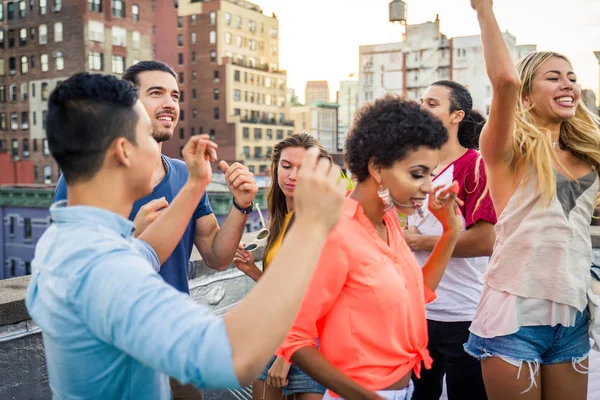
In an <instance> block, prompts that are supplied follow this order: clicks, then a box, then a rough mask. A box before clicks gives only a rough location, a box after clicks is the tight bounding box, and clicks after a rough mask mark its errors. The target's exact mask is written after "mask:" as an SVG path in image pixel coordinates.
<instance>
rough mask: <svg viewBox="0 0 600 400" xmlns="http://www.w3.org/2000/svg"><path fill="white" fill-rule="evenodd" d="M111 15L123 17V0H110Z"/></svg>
mask: <svg viewBox="0 0 600 400" xmlns="http://www.w3.org/2000/svg"><path fill="white" fill-rule="evenodd" d="M111 7H112V15H113V17H119V18H125V7H124V6H123V0H111Z"/></svg>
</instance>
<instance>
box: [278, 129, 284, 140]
mask: <svg viewBox="0 0 600 400" xmlns="http://www.w3.org/2000/svg"><path fill="white" fill-rule="evenodd" d="M281 139H283V129H277V140H281Z"/></svg>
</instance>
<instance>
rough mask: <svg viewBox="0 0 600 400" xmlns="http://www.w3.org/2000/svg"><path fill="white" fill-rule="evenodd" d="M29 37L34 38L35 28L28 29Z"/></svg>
mask: <svg viewBox="0 0 600 400" xmlns="http://www.w3.org/2000/svg"><path fill="white" fill-rule="evenodd" d="M29 39H31V40H35V28H31V29H29Z"/></svg>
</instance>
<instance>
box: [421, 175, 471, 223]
mask: <svg viewBox="0 0 600 400" xmlns="http://www.w3.org/2000/svg"><path fill="white" fill-rule="evenodd" d="M457 193H458V182H456V181H453V182H452V184H451V185H450V186H437V187H435V188H434V189H433V192H432V193H431V194H430V195H429V204H428V208H429V211H431V213H432V214H433V215H434V216H435V217H436V218H437V219H438V221H440V223H441V224H442V227H443V228H444V231H445V232H452V233H453V234H456V235H458V234H460V232H461V231H462V228H463V220H462V218H461V212H460V209H459V208H458V207H459V206H462V205H463V204H464V203H463V201H462V200H460V199H459V198H458V197H457V196H456V194H457Z"/></svg>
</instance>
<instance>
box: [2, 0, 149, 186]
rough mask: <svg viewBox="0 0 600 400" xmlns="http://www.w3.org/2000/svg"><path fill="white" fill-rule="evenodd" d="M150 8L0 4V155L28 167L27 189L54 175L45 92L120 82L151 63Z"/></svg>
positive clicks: (104, 2)
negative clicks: (70, 84)
mask: <svg viewBox="0 0 600 400" xmlns="http://www.w3.org/2000/svg"><path fill="white" fill-rule="evenodd" d="M154 3H155V0H136V2H135V3H133V2H126V1H124V0H27V1H25V0H18V1H4V0H2V1H0V153H7V152H8V151H9V149H10V157H11V158H12V160H13V161H15V162H16V161H21V160H29V161H31V162H32V164H33V168H32V173H33V177H32V179H33V181H34V182H36V183H52V182H56V180H57V179H58V176H59V171H58V168H57V166H56V163H55V162H54V161H53V160H52V157H51V156H50V151H49V149H48V143H47V141H46V135H45V131H44V121H45V115H46V110H47V100H48V96H49V94H50V93H51V91H52V90H53V89H54V88H55V87H56V85H57V84H58V83H60V82H61V81H63V80H65V79H66V78H68V77H69V76H71V75H72V74H74V73H77V72H82V71H89V72H97V73H108V74H115V75H117V76H120V75H121V74H122V73H123V71H124V70H125V69H126V68H127V67H129V66H130V65H132V64H134V63H135V62H137V61H138V60H142V59H151V58H152V47H151V35H152V14H153V10H152V7H154ZM0 173H2V172H0Z"/></svg>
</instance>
